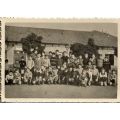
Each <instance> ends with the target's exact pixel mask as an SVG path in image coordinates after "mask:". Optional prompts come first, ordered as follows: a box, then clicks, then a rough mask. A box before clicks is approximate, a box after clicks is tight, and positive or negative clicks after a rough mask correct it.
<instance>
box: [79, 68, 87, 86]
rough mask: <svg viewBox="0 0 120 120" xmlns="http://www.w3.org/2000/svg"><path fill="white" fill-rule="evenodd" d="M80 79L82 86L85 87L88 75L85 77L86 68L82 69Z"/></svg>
mask: <svg viewBox="0 0 120 120" xmlns="http://www.w3.org/2000/svg"><path fill="white" fill-rule="evenodd" d="M80 79H81V85H82V86H84V87H86V86H87V82H88V77H87V72H86V70H83V71H82V74H81V77H80Z"/></svg>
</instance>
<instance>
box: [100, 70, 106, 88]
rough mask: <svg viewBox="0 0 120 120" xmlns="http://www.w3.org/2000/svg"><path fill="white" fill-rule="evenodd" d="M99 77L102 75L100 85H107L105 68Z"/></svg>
mask: <svg viewBox="0 0 120 120" xmlns="http://www.w3.org/2000/svg"><path fill="white" fill-rule="evenodd" d="M99 77H100V85H101V86H103V85H104V86H107V72H106V71H105V69H104V68H102V70H101V72H100V75H99Z"/></svg>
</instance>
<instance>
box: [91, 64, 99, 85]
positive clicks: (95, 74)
mask: <svg viewBox="0 0 120 120" xmlns="http://www.w3.org/2000/svg"><path fill="white" fill-rule="evenodd" d="M98 77H99V71H98V69H97V68H96V65H93V69H92V82H93V84H97V83H98Z"/></svg>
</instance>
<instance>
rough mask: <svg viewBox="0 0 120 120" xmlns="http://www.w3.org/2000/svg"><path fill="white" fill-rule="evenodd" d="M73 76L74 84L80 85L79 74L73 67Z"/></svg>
mask: <svg viewBox="0 0 120 120" xmlns="http://www.w3.org/2000/svg"><path fill="white" fill-rule="evenodd" d="M73 78H74V84H75V85H80V75H79V72H78V70H77V69H75V68H73Z"/></svg>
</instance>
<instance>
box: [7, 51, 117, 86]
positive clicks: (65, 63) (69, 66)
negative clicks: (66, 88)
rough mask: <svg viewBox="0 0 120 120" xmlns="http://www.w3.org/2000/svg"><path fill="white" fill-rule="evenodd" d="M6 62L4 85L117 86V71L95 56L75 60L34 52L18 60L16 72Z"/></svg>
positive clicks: (73, 57) (57, 52)
mask: <svg viewBox="0 0 120 120" xmlns="http://www.w3.org/2000/svg"><path fill="white" fill-rule="evenodd" d="M5 62H6V70H5V83H6V84H10V85H11V84H19V85H21V84H31V85H35V84H37V85H41V84H67V85H68V84H69V85H77V86H84V87H86V86H91V85H101V86H107V85H116V83H117V73H116V70H111V68H110V63H109V60H108V58H107V57H105V59H102V58H101V56H100V57H99V58H96V56H95V55H94V54H93V55H91V57H89V55H88V54H87V53H86V54H85V55H84V57H83V56H82V55H80V56H79V57H75V56H74V54H72V53H70V54H69V55H67V54H66V52H63V54H62V55H61V54H60V53H59V51H56V52H55V53H52V52H49V55H46V54H45V52H43V53H42V54H39V53H36V54H34V57H33V55H30V56H29V58H28V60H27V61H25V59H24V57H21V60H20V61H19V66H18V67H14V68H15V70H9V67H8V66H7V63H8V60H6V61H5Z"/></svg>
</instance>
